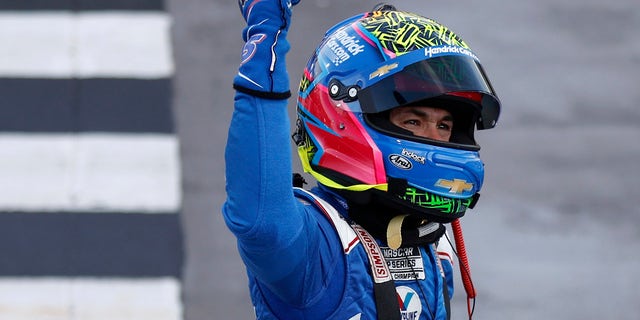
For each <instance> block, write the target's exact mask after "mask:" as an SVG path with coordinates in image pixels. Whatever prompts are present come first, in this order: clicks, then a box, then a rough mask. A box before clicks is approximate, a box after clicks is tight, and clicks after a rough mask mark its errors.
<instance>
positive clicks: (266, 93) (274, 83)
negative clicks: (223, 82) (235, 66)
mask: <svg viewBox="0 0 640 320" xmlns="http://www.w3.org/2000/svg"><path fill="white" fill-rule="evenodd" d="M299 1H300V0H239V1H238V4H239V5H240V11H241V12H242V16H243V17H244V19H245V21H246V22H247V26H246V27H245V28H244V30H243V31H242V38H243V40H244V41H245V44H244V47H243V48H242V62H241V64H240V68H239V70H238V74H237V75H236V77H235V78H234V80H233V87H234V89H236V90H237V91H240V92H243V93H246V94H250V95H253V96H257V97H261V98H267V99H287V98H289V97H290V96H291V91H290V89H289V75H288V73H287V69H286V63H285V55H286V54H287V52H288V51H289V47H290V46H289V42H288V41H287V31H288V29H289V25H290V23H291V13H292V12H291V10H292V6H293V5H295V4H297V3H298V2H299Z"/></svg>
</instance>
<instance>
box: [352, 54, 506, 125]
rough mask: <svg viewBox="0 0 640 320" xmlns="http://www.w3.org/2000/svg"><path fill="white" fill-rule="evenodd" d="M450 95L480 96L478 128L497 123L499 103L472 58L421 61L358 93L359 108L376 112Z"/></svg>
mask: <svg viewBox="0 0 640 320" xmlns="http://www.w3.org/2000/svg"><path fill="white" fill-rule="evenodd" d="M451 92H480V93H483V95H482V98H481V101H476V102H478V104H480V106H481V108H482V110H480V113H481V116H482V118H481V122H482V123H479V127H480V128H481V129H482V128H491V127H493V125H487V124H495V121H497V116H498V114H499V108H500V107H499V102H498V100H497V98H496V95H495V93H494V91H493V88H492V87H491V84H490V83H489V80H488V79H487V77H486V76H485V74H484V71H483V69H482V66H481V65H480V63H479V62H478V61H476V60H475V59H473V58H472V57H469V56H465V55H445V56H438V57H433V58H430V59H425V60H421V61H418V62H415V63H413V64H410V65H408V66H406V67H405V68H404V69H402V70H401V71H399V72H396V73H394V74H392V75H390V76H388V77H386V78H384V79H382V80H380V81H378V82H376V83H374V84H372V85H370V86H368V87H365V88H363V89H361V90H360V91H359V92H358V100H359V101H360V108H362V111H363V112H365V113H378V112H382V111H386V110H389V109H391V108H395V107H398V106H403V105H407V104H410V103H413V102H418V101H420V100H424V99H428V98H433V97H437V96H440V95H443V94H446V93H451Z"/></svg>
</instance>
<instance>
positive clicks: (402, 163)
mask: <svg viewBox="0 0 640 320" xmlns="http://www.w3.org/2000/svg"><path fill="white" fill-rule="evenodd" d="M389 162H391V164H393V165H394V166H396V167H398V168H400V169H402V170H409V169H411V168H412V167H413V165H412V164H411V161H409V159H407V158H405V157H403V156H402V155H399V154H395V153H394V154H390V155H389Z"/></svg>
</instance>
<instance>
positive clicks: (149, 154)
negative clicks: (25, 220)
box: [0, 133, 181, 213]
mask: <svg viewBox="0 0 640 320" xmlns="http://www.w3.org/2000/svg"><path fill="white" fill-rule="evenodd" d="M178 152H179V151H178V141H177V138H176V137H175V136H174V135H169V134H166V135H163V134H88V133H84V134H0V194H2V197H0V211H31V212H51V211H72V212H74V211H78V212H85V211H90V212H105V211H109V212H112V211H113V212H150V213H155V212H158V213H164V212H167V213H175V212H177V211H178V210H179V206H180V201H181V199H180V198H181V197H180V170H179V155H178Z"/></svg>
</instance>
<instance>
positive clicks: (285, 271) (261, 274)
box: [223, 0, 453, 320]
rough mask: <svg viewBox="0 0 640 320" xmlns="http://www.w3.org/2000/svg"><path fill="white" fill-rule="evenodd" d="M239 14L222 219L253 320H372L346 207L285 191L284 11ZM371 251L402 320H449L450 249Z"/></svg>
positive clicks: (321, 195) (323, 196) (326, 196)
mask: <svg viewBox="0 0 640 320" xmlns="http://www.w3.org/2000/svg"><path fill="white" fill-rule="evenodd" d="M259 6H263V7H259ZM256 8H258V10H256ZM241 9H242V13H243V16H244V17H245V19H246V20H247V22H248V26H247V28H245V30H244V34H243V35H244V39H245V41H246V44H245V47H244V49H243V65H241V67H240V70H239V73H238V76H237V77H236V79H235V80H234V87H236V89H237V93H236V96H235V105H234V106H235V109H234V112H233V116H232V119H231V124H230V129H229V135H228V141H227V147H226V151H225V161H226V191H227V200H226V202H225V203H224V206H223V215H224V218H225V221H226V223H227V226H228V227H229V229H230V230H231V231H232V232H233V233H234V234H235V236H236V237H237V240H238V250H239V253H240V256H241V257H242V260H243V261H244V263H245V266H246V269H247V274H248V278H249V287H250V293H251V298H252V300H253V304H254V307H255V312H256V317H257V318H258V319H345V320H346V319H362V320H364V319H376V314H377V310H376V305H375V302H374V296H373V279H372V276H371V274H370V273H371V271H370V270H371V269H370V262H369V258H368V256H367V253H366V251H365V247H364V246H363V245H362V243H361V241H360V240H359V239H358V237H356V235H355V232H354V231H353V229H351V227H350V226H349V224H348V223H347V222H346V221H345V220H344V219H343V218H344V217H347V215H348V213H347V209H348V208H347V203H346V201H344V199H341V198H340V197H339V196H337V195H336V194H334V193H332V192H331V191H330V190H328V189H326V188H323V187H317V188H314V189H313V190H312V192H308V191H304V190H301V189H294V188H292V182H291V177H292V159H291V158H292V157H291V152H290V150H291V149H290V148H291V141H290V133H289V131H290V122H289V117H288V114H287V100H286V99H283V97H285V96H286V95H287V94H286V93H287V92H288V76H287V73H286V69H285V65H284V58H285V54H286V52H287V51H288V43H287V41H286V31H287V28H288V22H289V18H290V14H291V6H290V3H289V2H288V1H287V0H280V1H277V0H261V1H253V2H251V1H247V3H245V2H244V1H241ZM251 9H253V16H252V13H251ZM269 10H271V11H269ZM256 12H259V14H260V16H256V15H257V13H256ZM283 13H284V14H283ZM283 17H284V18H283ZM264 21H267V23H264ZM269 22H271V24H270V23H269ZM256 40H260V41H256ZM274 48H275V49H274ZM252 50H256V52H252ZM378 242H379V244H380V245H381V246H382V248H381V250H382V252H383V253H384V256H385V258H386V262H387V265H388V266H389V268H390V271H391V273H392V275H393V277H394V279H395V285H396V291H397V297H391V298H397V299H398V301H399V305H400V311H401V312H400V314H401V316H402V319H446V316H447V315H446V310H445V297H444V294H443V289H444V288H443V286H444V285H445V281H444V280H443V277H442V274H443V273H444V274H445V275H446V279H447V281H446V287H447V288H448V293H449V294H452V293H453V277H452V264H451V253H450V252H451V250H450V247H449V248H448V249H447V248H446V247H447V246H448V245H449V244H448V242H447V240H441V241H440V243H439V245H440V247H439V248H438V250H436V249H435V246H424V247H412V248H400V249H398V250H393V249H390V248H386V247H384V246H383V242H380V241H378ZM436 251H438V252H440V254H439V253H438V252H436ZM442 257H446V259H441V258H442Z"/></svg>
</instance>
